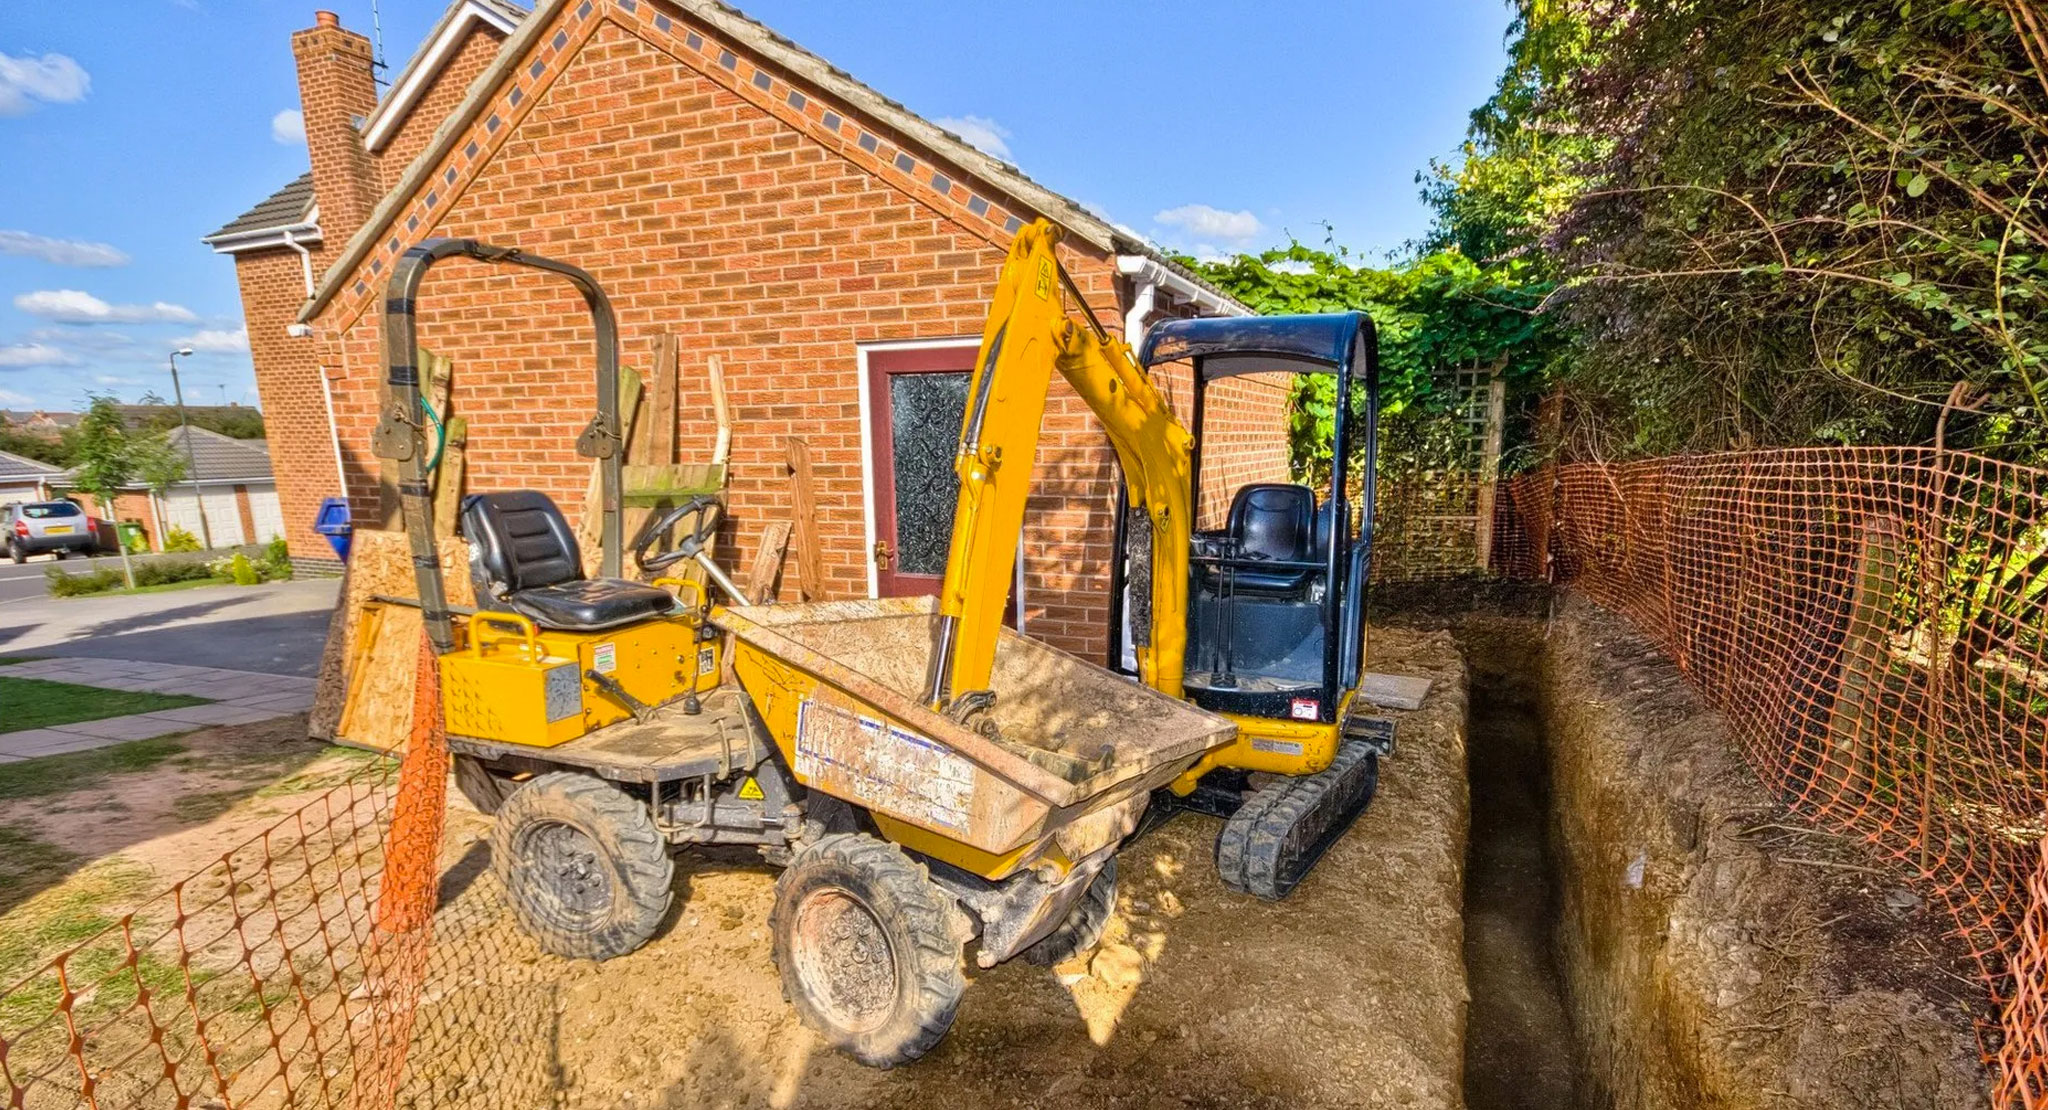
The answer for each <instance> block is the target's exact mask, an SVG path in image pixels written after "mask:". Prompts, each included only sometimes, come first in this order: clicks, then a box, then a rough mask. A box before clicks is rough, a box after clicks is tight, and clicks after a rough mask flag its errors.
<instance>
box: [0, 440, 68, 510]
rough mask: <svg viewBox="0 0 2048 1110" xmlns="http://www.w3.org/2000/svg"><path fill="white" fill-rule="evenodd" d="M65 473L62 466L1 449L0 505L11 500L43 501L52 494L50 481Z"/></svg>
mask: <svg viewBox="0 0 2048 1110" xmlns="http://www.w3.org/2000/svg"><path fill="white" fill-rule="evenodd" d="M63 473H64V470H63V468H62V467H56V466H51V465H50V464H49V463H46V462H37V461H36V460H34V459H30V458H24V457H23V456H21V455H17V454H14V453H13V452H11V451H0V505H4V504H6V503H7V502H9V501H41V500H44V499H46V498H48V497H49V496H50V483H51V482H52V481H55V480H58V479H59V478H60V477H61V476H62V475H63Z"/></svg>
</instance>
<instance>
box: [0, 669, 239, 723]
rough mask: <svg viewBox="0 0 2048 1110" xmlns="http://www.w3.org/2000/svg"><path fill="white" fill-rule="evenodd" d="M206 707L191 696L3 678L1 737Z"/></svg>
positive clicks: (0, 711) (38, 679) (203, 702)
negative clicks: (32, 730)
mask: <svg viewBox="0 0 2048 1110" xmlns="http://www.w3.org/2000/svg"><path fill="white" fill-rule="evenodd" d="M206 703H207V699H206V698H195V697H193V696H191V695H190V694H152V693H149V692H148V691H145V690H109V689H107V688H105V687H103V686H79V685H77V684H75V683H70V682H51V681H49V680H48V679H42V678H6V677H0V733H9V732H20V731H22V730H23V729H31V728H48V727H49V726H51V725H68V724H71V723H73V722H75V721H97V720H100V719H101V718H104V717H125V716H127V715H129V714H130V713H153V712H155V711H156V710H159V709H176V708H178V707H180V706H185V705H205V704H206Z"/></svg>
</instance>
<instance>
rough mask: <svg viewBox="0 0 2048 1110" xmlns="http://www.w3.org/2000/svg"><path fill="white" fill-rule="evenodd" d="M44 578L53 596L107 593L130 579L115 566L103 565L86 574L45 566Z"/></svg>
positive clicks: (125, 583)
mask: <svg viewBox="0 0 2048 1110" xmlns="http://www.w3.org/2000/svg"><path fill="white" fill-rule="evenodd" d="M43 578H44V579H45V580H46V581H47V582H48V583H49V587H50V596H51V597H79V596H81V595H84V594H98V593H105V592H107V591H108V590H118V589H120V588H121V587H122V586H125V585H127V584H128V580H127V579H126V578H124V577H122V575H121V572H120V571H119V570H117V569H115V568H113V567H103V568H101V569H99V570H92V571H87V572H85V573H84V574H66V573H64V572H63V571H62V570H59V569H58V568H56V567H54V566H50V567H44V568H43Z"/></svg>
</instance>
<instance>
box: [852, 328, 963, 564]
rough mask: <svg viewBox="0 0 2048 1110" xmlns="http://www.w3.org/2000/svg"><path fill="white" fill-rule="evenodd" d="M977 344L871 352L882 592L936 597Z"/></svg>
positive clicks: (876, 549)
mask: <svg viewBox="0 0 2048 1110" xmlns="http://www.w3.org/2000/svg"><path fill="white" fill-rule="evenodd" d="M974 351H975V349H974V348H973V347H968V346H961V347H934V348H926V349H919V350H882V351H871V352H869V353H868V389H869V394H868V397H869V405H868V411H869V414H870V415H871V417H872V418H873V421H874V424H873V427H872V428H870V429H869V434H870V436H871V437H872V441H873V443H874V459H875V491H874V499H875V547H874V551H873V552H871V555H872V557H873V559H874V561H875V585H876V588H877V591H878V592H879V593H880V594H881V595H882V596H883V597H906V596H911V595H915V594H936V593H938V592H939V582H940V580H941V579H942V578H944V577H945V574H946V548H947V545H948V543H949V542H950V541H951V539H952V533H953V506H954V503H955V502H956V501H958V499H959V495H960V478H959V476H958V475H956V474H955V473H953V456H954V454H955V452H957V451H958V450H959V447H960V422H961V419H962V418H963V416H964V415H965V413H966V411H967V384H968V379H969V378H970V377H971V376H972V374H973V367H974Z"/></svg>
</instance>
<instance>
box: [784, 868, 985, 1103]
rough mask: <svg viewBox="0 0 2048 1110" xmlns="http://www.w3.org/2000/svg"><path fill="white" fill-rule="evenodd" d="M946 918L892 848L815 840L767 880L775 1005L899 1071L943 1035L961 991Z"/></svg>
mask: <svg viewBox="0 0 2048 1110" xmlns="http://www.w3.org/2000/svg"><path fill="white" fill-rule="evenodd" d="M958 912H959V911H958V910H957V909H956V908H955V907H954V905H953V902H952V899H950V898H948V897H947V896H946V895H945V894H944V893H943V892H941V891H940V890H939V888H938V887H936V886H934V885H932V882H931V880H930V879H928V878H927V877H926V873H925V869H924V868H923V867H922V866H921V865H919V864H917V863H915V862H913V861H912V860H911V858H910V857H909V856H907V855H905V854H904V852H903V850H902V849H901V848H898V847H896V846H895V845H894V844H890V843H887V842H885V841H881V840H877V839H875V838H874V837H871V836H866V835H863V834H860V833H839V834H834V835H831V836H826V837H823V838H821V839H819V840H818V841H817V843H815V844H812V845H811V846H810V847H808V848H806V849H804V850H803V851H802V852H801V853H799V854H798V855H797V857H796V859H795V860H793V861H791V862H790V865H789V868H788V869H787V870H785V871H784V872H783V873H782V875H781V876H780V877H779V878H778V879H777V880H776V882H775V913H774V916H773V918H772V919H771V921H772V927H773V929H774V933H775V964H776V966H777V967H778V968H779V969H780V970H781V973H782V993H783V997H785V998H786V999H788V1000H789V1003H790V1004H791V1005H792V1006H794V1007H795V1008H796V1012H797V1016H798V1017H800V1018H802V1019H803V1022H804V1024H805V1025H807V1026H809V1027H810V1028H811V1029H813V1030H814V1031H816V1032H817V1033H818V1034H819V1035H821V1036H823V1037H824V1038H825V1039H826V1040H827V1041H829V1042H830V1043H831V1044H832V1046H833V1047H835V1048H838V1049H840V1050H841V1051H843V1052H846V1053H847V1054H848V1055H851V1056H852V1057H854V1058H855V1059H857V1060H859V1061H860V1062H861V1063H863V1064H867V1065H869V1066H871V1067H878V1068H889V1067H895V1066H896V1065H898V1064H907V1063H909V1062H910V1061H912V1060H915V1059H917V1058H918V1057H920V1056H923V1055H924V1054H925V1053H927V1052H930V1051H931V1050H932V1047H933V1046H934V1045H937V1044H938V1043H939V1041H940V1040H941V1039H942V1038H944V1037H945V1035H946V1031H947V1030H948V1029H951V1028H952V1027H953V1015H954V1013H955V1011H957V1010H958V1009H959V1006H960V994H961V992H962V991H964V990H966V989H967V980H966V978H965V976H964V974H963V972H962V961H961V940H962V938H961V936H960V933H959V932H958V931H957V930H956V929H955V927H954V922H955V919H956V915H957V914H958Z"/></svg>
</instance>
